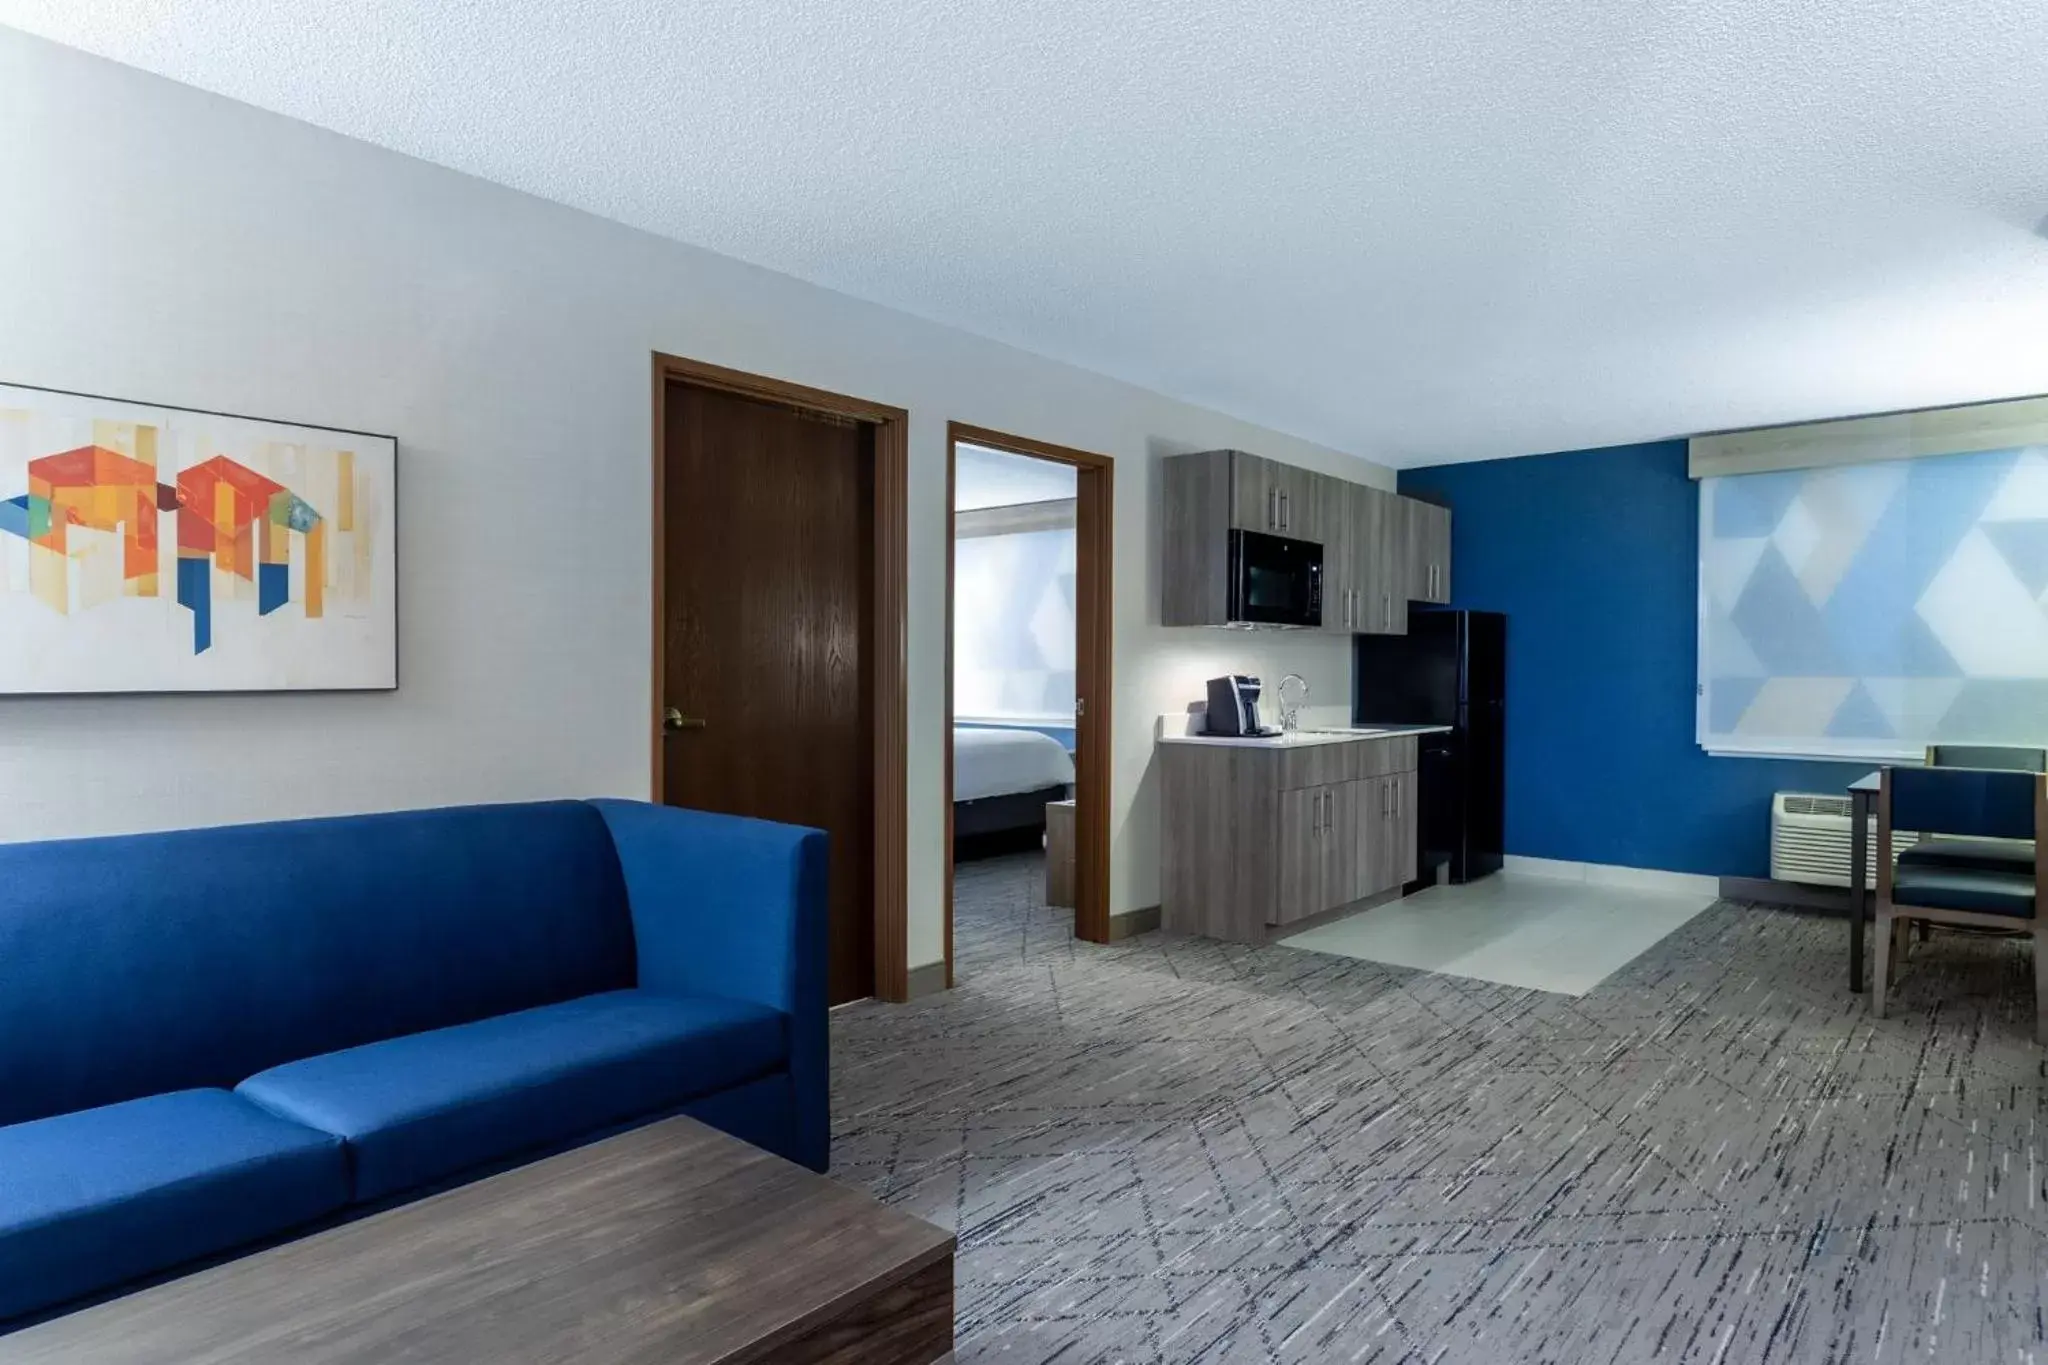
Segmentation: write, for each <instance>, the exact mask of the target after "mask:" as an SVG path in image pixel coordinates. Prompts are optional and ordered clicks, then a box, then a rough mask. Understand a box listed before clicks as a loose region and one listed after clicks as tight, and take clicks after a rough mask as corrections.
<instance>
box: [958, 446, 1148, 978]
mask: <svg viewBox="0 0 2048 1365" xmlns="http://www.w3.org/2000/svg"><path fill="white" fill-rule="evenodd" d="M962 443H965V444H967V445H973V446H983V447H986V448H987V449H990V450H1000V451H1003V452H1005V453H1007V454H1011V455H1028V456H1030V457H1032V458H1033V459H1038V460H1050V461H1052V462H1053V463H1055V464H1063V465H1068V466H1071V467H1072V468H1073V469H1074V470H1075V471H1076V473H1077V475H1078V477H1077V478H1076V479H1075V485H1076V486H1075V490H1074V493H1075V499H1074V507H1075V527H1074V558H1075V569H1076V574H1075V583H1074V631H1075V641H1074V644H1075V649H1074V692H1075V695H1076V696H1077V697H1078V698H1080V699H1081V701H1082V702H1083V703H1084V704H1083V707H1082V710H1081V714H1079V715H1078V716H1076V717H1075V718H1074V742H1075V746H1076V748H1077V751H1078V752H1079V754H1080V756H1081V763H1080V764H1079V768H1080V771H1079V772H1077V773H1076V774H1075V777H1076V782H1075V786H1074V794H1075V796H1076V797H1077V798H1078V799H1077V800H1076V802H1075V810H1074V862H1075V866H1074V883H1075V884H1074V937H1076V938H1079V939H1083V940H1086V941H1087V942H1089V943H1107V942H1109V833H1110V821H1109V792H1110V769H1111V767H1112V766H1113V755H1114V749H1113V748H1112V746H1111V744H1110V733H1111V729H1110V717H1111V709H1110V694H1111V658H1112V655H1113V654H1114V652H1115V651H1114V648H1113V640H1114V631H1113V627H1114V624H1115V611H1114V601H1115V597H1114V589H1115V583H1116V462H1115V461H1114V460H1112V459H1110V458H1109V457H1108V456H1107V455H1095V454H1091V453H1090V452H1088V451H1085V450H1074V449H1072V448H1071V447H1068V446H1056V445H1051V444H1048V443H1047V442H1045V441H1034V440H1032V439H1031V438H1030V437H1028V436H1011V435H1009V434H1008V433H1006V432H1001V431H993V430H990V429H989V428H987V427H977V426H972V425H970V424H968V423H966V422H948V423H946V738H945V774H946V867H945V871H946V985H947V986H948V987H950V986H952V984H953V871H954V869H953V576H954V567H953V552H954V548H955V532H956V531H957V529H958V528H957V525H956V521H955V517H954V511H953V500H954V494H955V488H956V485H957V477H956V474H957V465H958V458H957V456H958V451H959V447H960V446H961V444H962ZM1084 811H1085V812H1087V814H1086V817H1085V818H1084V817H1083V814H1082V813H1083V812H1084Z"/></svg>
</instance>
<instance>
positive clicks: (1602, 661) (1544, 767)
mask: <svg viewBox="0 0 2048 1365" xmlns="http://www.w3.org/2000/svg"><path fill="white" fill-rule="evenodd" d="M1685 453H1686V452H1685V442H1683V441H1663V442H1658V443H1656V444H1652V445H1637V446H1614V447H1611V448H1608V449H1605V450H1574V451H1566V452H1564V453H1561V454H1556V455H1533V456H1527V457H1524V458H1521V459H1513V460H1488V461H1483V462H1479V463H1474V464H1459V465H1439V466H1436V467H1434V468H1430V469H1413V470H1407V471H1405V472H1403V473H1402V475H1401V491H1402V492H1404V493H1414V494H1418V495H1421V496H1426V497H1429V498H1431V499H1432V500H1434V501H1438V502H1443V503H1446V504H1448V505H1449V506H1450V508H1451V587H1452V591H1453V593H1454V595H1455V601H1454V605H1457V606H1460V607H1469V608H1473V609H1476V610H1486V611H1499V612H1505V613H1507V618H1508V694H1507V732H1508V738H1507V811H1506V818H1507V850H1506V851H1507V852H1509V853H1512V854H1520V855H1523V856H1525V857H1532V858H1562V859H1567V860H1570V861H1573V862H1589V863H1612V864H1617V865H1620V866H1624V867H1649V868H1661V869H1664V870H1667V871H1672V872H1700V873H1707V874H1710V875H1715V876H1738V877H1763V876H1768V875H1769V873H1770V860H1771V835H1770V814H1771V796H1772V794H1773V793H1774V792H1778V791H1783V790H1797V791H1817V792H1838V791H1841V790H1842V789H1843V788H1844V787H1845V786H1846V785H1847V784H1848V783H1849V782H1851V781H1853V780H1854V779H1855V778H1857V777H1859V776H1861V775H1862V774H1864V773H1866V772H1868V771H1869V770H1870V767H1871V765H1870V764H1868V763H1861V764H1857V763H1815V762H1800V761H1792V760H1779V759H1751V758H1711V757H1709V756H1708V755H1707V754H1706V752H1705V751H1704V750H1702V749H1701V748H1700V747H1699V745H1698V744H1697V743H1696V742H1695V741H1694V737H1693V735H1694V726H1693V716H1694V696H1695V688H1696V687H1697V686H1698V683H1699V670H1698V666H1697V655H1698V641H1699V605H1698V591H1699V589H1698V577H1699V501H1698V498H1699V492H1698V488H1697V486H1696V485H1695V484H1694V483H1693V482H1692V480H1691V479H1689V478H1687V477H1686V473H1685Z"/></svg>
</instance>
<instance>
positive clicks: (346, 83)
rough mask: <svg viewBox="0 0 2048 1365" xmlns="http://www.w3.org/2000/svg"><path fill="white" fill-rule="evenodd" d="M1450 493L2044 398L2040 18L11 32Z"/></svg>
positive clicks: (503, 1)
mask: <svg viewBox="0 0 2048 1365" xmlns="http://www.w3.org/2000/svg"><path fill="white" fill-rule="evenodd" d="M0 22H6V23H11V24H14V25H17V26H19V27H21V28H25V29H28V30H30V31H33V32H37V33H41V34H44V35H46V36H49V37H53V38H56V39H58V40H60V41H63V42H67V43H71V44H74V45H76V46H79V47H82V48H86V49H88V50H91V51H94V52H99V53H102V54H104V55H106V56H109V57H113V58H116V59H118V60H120V61H124V62H129V63H132V64H134V65H136V66H140V67H144V68H146V69H149V70H152V71H157V72H161V73H163V74H164V75H167V76H171V77H174V78H176V79H178V80H181V81H187V82H190V83H191V84H194V85H198V86H202V87H205V88H207V89H209V90H214V91H218V92H220V93H222V94H226V95H230V96H233V97H235V98H238V99H242V100H246V101H249V102H250V103H253V104H257V105H261V106H264V107H266V108H270V109H275V110H279V111H282V112H284V113H288V114H292V115H295V116H297V117H299V118H302V119H306V120H309V121H311V122H313V123H316V124H320V125H324V126H326V127H329V128H333V129H337V130H339V131H341V132H344V133H349V134H353V135H355V136H358V137H361V138H365V139H368V140H370V141H372V142H376V143H381V144H383V145H385V146H389V147H394V148H397V149H399V150H401V151H405V152H409V153H412V154H414V155H417V156H420V157H424V158H426V159H428V160H431V161H437V162H441V163H444V164H446V165H449V166H453V167H457V168H459V169H461V170H465V171H469V172H472V173H474V174H476V175H480V176H484V177H487V178H489V179H492V180H496V181H501V182H503V183H505V184H507V185H513V186H517V187H519V188H521V189H524V190H530V191H532V192H534V193H536V194H540V195H544V196H546V197H548V198H551V199H556V200H560V201H562V202H564V203H568V204H573V205H577V206H579V207H582V208H585V209H589V210H591V211H593V212H596V213H599V214H603V215H605V216H607V217H611V218H616V219H619V220H622V221H624V222H627V223H631V224H634V225H637V226H639V227H643V228H647V229H651V230H653V231H655V232H659V233H663V234H666V235H669V236H672V237H676V238H679V239H682V240H684V241H689V242H695V243H698V244H701V245H703V246H707V247H710V248H712V249H714V250H717V251H721V252H725V253H727V254H729V255H733V256H738V257H741V258H743V259H746V260H749V261H754V262H758V263H760V264H762V265H766V266H770V267H773V268H775V269H779V270H783V271H787V272H789V273H791V274H793V275H797V276H801V277H803V278H805V279H810V280H814V281H817V282H818V283H821V284H825V285H829V286H831V287H833V288H836V289H841V290H845V291H847V292H849V293H852V294H857V295H862V296H864V297H867V298H871V299H875V300H879V301H881V302H884V303H888V304H892V305H895V306H897V307H900V308H903V309H906V310H908V311H910V312H914V313H918V314H922V315H924V316H927V317H931V318H936V319H940V320H942V321H945V322H949V323H954V324H956V325H958V326H961V327H964V328H967V329H970V330H972V331H976V332H981V333H984V334H987V335H990V336H994V337H998V338H1001V339H1003V340H1007V341H1010V342H1013V343H1015V344H1017V345H1019V346H1022V347H1025V348H1028V349H1030V350H1033V351H1038V352H1041V353H1044V354H1047V355H1051V356H1056V357H1059V358H1062V359H1065V360H1069V361H1072V362H1074V363H1076V364H1079V365H1084V366H1087V367H1089V368H1092V369H1096V370H1101V371H1105V372H1107V373H1110V374H1113V375H1117V376H1120V377H1122V378H1125V379H1129V380H1132V381H1135V382H1137V383H1139V384H1143V385H1146V386H1148V387H1151V388H1154V389H1158V390H1161V391H1164V392H1166V393H1169V394H1173V395H1175V396H1177V397H1181V398H1186V399H1189V400H1192V401H1194V402H1198V403H1202V404H1206V405H1209V406H1212V407H1216V408H1220V409H1223V410H1225V411H1227V412H1231V413H1234V414H1237V415H1240V416H1243V417H1246V418H1250V419H1252V420H1255V421H1258V422H1262V423H1265V424H1267V425H1269V426H1272V427H1276V428H1280V429H1283V430H1286V431H1290V432H1294V433H1297V434H1300V435H1303V436H1307V437H1311V438H1314V439H1317V440H1321V441H1324V442H1327V443H1329V444H1332V445H1335V446H1338V447H1341V448H1344V449H1347V450H1351V451H1354V452H1356V453H1360V454H1364V455H1368V456H1371V457H1374V458H1378V459H1382V460H1385V461H1387V462H1389V463H1393V464H1404V465H1412V464H1426V463H1434V462H1437V461H1442V460H1454V459H1470V458H1480V457H1486V456H1494V455H1504V454H1514V453H1522V452H1528V451H1535V450H1549V449H1559V448H1566V447H1573V446H1583V445H1593V444H1603V443H1609V442H1616V441H1624V440H1631V439H1639V438H1646V437H1653V436H1662V435H1671V434H1681V433H1686V432H1690V431H1695V430H1700V429H1707V428H1715V427H1728V426H1746V425H1754V424H1758V423H1763V422H1770V421H1782V420H1794V419H1802V418H1821V417H1831V416H1838V415H1843V414H1848V413H1854V412H1861V411H1869V410H1874V409H1884V408H1895V407H1910V406H1920V405H1925V404H1932V403H1942V402H1959V401H1966V400H1972V399H1980V398H1990V397H1999V396H2006V395H2011V394H2016V393H2022V392H2039V391H2042V390H2048V241H2044V240H2043V239H2042V238H2041V237H2040V236H2038V235H2036V234H2035V232H2034V227H2035V225H2036V224H2037V223H2039V222H2040V221H2041V220H2042V218H2043V215H2044V214H2048V41H2043V38H2044V36H2048V34H2044V25H2048V20H2044V15H2043V10H2042V7H2041V3H2040V0H1399V2H1398V3H1396V2H1394V0H1352V2H1349V3H1347V2H1346V0H1265V2H1264V3H1259V4H1243V3H1237V0H1229V2H1228V3H1226V2H1225V0H1109V3H1104V2H1103V0H1009V3H984V4H969V3H964V0H893V3H884V4H879V5H849V4H840V3H831V2H830V0H777V2H775V3H762V0H699V3H675V2H673V0H670V2H666V3H665V2H664V0H497V2H496V3H485V2H481V0H467V2H465V3H455V2H454V0H447V2H446V3H424V2H422V0H327V3H315V4H313V5H310V6H308V5H291V4H282V3H278V2H277V0H0Z"/></svg>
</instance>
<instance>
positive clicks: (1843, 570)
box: [1698, 446, 2048, 759]
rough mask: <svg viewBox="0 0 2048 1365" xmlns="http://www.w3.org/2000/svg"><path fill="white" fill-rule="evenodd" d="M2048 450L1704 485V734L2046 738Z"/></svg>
mask: <svg viewBox="0 0 2048 1365" xmlns="http://www.w3.org/2000/svg"><path fill="white" fill-rule="evenodd" d="M2044 601H2048V447H2040V446H2027V447H2021V448H2008V449H2002V450H1984V451H1976V452H1973V453H1969V454H1960V455H1940V456H1926V457H1921V458H1916V459H1894V460H1882V461H1879V462H1876V463H1867V464H1833V465H1827V466H1823V467H1818V468H1804V469H1786V470H1778V471H1775V472H1770V473H1759V474H1734V475H1727V476H1723V477H1717V478H1704V479H1701V480H1700V579H1699V612H1700V644H1699V696H1698V705H1699V730H1698V733H1699V742H1700V744H1701V746H1702V747H1704V748H1706V749H1707V750H1709V751H1710V752H1713V753H1718V754H1778V755H1804V756H1816V757H1830V758H1833V757H1840V758H1902V759H1903V758H1917V757H1919V756H1920V754H1921V753H1922V751H1923V749H1924V748H1925V746H1926V745H1928V744H1930V743H1936V742H1940V743H1976V744H2014V745H2031V746H2036V747H2039V746H2042V745H2043V744H2044V743H2048V609H2044V606H2043V603H2044Z"/></svg>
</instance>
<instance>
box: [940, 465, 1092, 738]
mask: <svg viewBox="0 0 2048 1365" xmlns="http://www.w3.org/2000/svg"><path fill="white" fill-rule="evenodd" d="M1072 508H1073V504H1072V503H1071V502H1068V503H1065V504H1062V505H1061V511H1062V513H1063V514H1064V518H1065V520H1066V522H1067V525H1066V526H1065V527H1064V528H1061V529H1057V530H1044V531H1022V532H1016V533H1012V534H1000V535H973V536H962V537H960V538H959V539H958V540H956V541H954V556H955V558H954V562H953V572H954V582H953V602H954V606H953V710H954V714H955V715H958V716H961V717H965V718H970V719H974V720H1019V721H1059V722H1062V723H1066V724H1071V723H1072V722H1073V718H1074V647H1075V641H1076V639H1077V638H1078V637H1077V636H1076V633H1075V628H1074V530H1073V511H1072Z"/></svg>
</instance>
